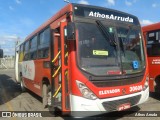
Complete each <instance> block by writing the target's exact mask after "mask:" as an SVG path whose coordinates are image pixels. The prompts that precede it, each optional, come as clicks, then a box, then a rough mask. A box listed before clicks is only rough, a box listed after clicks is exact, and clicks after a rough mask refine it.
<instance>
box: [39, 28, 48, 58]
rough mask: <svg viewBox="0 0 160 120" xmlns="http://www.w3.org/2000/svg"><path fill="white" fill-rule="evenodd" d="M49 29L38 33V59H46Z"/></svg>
mask: <svg viewBox="0 0 160 120" xmlns="http://www.w3.org/2000/svg"><path fill="white" fill-rule="evenodd" d="M49 42H50V29H49V28H47V29H46V30H44V31H43V32H41V33H40V37H39V44H38V58H47V57H48V54H49Z"/></svg>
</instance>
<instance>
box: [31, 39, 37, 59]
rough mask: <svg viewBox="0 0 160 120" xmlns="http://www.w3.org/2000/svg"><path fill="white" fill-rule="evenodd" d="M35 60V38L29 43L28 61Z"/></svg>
mask: <svg viewBox="0 0 160 120" xmlns="http://www.w3.org/2000/svg"><path fill="white" fill-rule="evenodd" d="M36 58H37V36H35V37H34V38H32V39H31V41H30V59H36Z"/></svg>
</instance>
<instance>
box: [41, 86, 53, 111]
mask: <svg viewBox="0 0 160 120" xmlns="http://www.w3.org/2000/svg"><path fill="white" fill-rule="evenodd" d="M42 102H43V107H44V108H46V107H49V106H51V90H50V87H49V85H47V84H43V97H42Z"/></svg>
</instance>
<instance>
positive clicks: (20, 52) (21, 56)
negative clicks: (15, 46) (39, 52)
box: [19, 44, 24, 62]
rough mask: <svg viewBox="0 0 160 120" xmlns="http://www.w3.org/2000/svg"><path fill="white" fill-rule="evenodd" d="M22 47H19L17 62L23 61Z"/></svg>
mask: <svg viewBox="0 0 160 120" xmlns="http://www.w3.org/2000/svg"><path fill="white" fill-rule="evenodd" d="M23 46H24V45H23V44H22V45H21V46H20V50H19V62H22V61H23V57H24V54H23Z"/></svg>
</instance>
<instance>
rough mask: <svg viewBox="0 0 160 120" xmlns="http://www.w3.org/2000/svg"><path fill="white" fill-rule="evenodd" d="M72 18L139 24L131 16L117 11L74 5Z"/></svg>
mask: <svg viewBox="0 0 160 120" xmlns="http://www.w3.org/2000/svg"><path fill="white" fill-rule="evenodd" d="M74 16H75V17H86V18H91V19H102V20H114V21H121V22H127V23H130V24H135V25H138V24H139V21H138V19H137V18H136V17H135V16H133V15H130V14H127V13H123V12H120V11H117V10H111V9H107V8H101V7H94V6H85V5H84V6H83V5H82V6H81V5H74Z"/></svg>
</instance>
